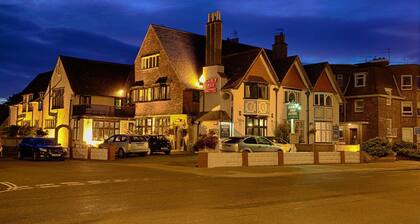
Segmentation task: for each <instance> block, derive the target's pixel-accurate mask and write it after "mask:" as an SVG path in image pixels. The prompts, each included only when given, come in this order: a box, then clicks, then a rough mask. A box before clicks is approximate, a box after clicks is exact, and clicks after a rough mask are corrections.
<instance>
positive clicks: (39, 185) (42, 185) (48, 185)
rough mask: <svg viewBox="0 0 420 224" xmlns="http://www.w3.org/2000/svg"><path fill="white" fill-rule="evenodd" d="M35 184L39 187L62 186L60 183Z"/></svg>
mask: <svg viewBox="0 0 420 224" xmlns="http://www.w3.org/2000/svg"><path fill="white" fill-rule="evenodd" d="M35 186H36V187H39V188H51V187H60V185H57V184H37V185H35Z"/></svg>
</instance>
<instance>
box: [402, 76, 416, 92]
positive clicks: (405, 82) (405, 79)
mask: <svg viewBox="0 0 420 224" xmlns="http://www.w3.org/2000/svg"><path fill="white" fill-rule="evenodd" d="M412 85H413V77H412V76H411V75H402V76H401V89H402V90H411V86H412Z"/></svg>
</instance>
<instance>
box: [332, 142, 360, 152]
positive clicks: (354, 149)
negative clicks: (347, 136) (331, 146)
mask: <svg viewBox="0 0 420 224" xmlns="http://www.w3.org/2000/svg"><path fill="white" fill-rule="evenodd" d="M335 151H346V152H359V151H360V145H341V144H337V145H335Z"/></svg>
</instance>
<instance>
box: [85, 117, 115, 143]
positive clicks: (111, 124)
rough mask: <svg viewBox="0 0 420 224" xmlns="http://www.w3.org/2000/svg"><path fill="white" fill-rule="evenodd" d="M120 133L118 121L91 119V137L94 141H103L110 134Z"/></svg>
mask: <svg viewBox="0 0 420 224" xmlns="http://www.w3.org/2000/svg"><path fill="white" fill-rule="evenodd" d="M119 133H120V122H119V121H106V120H93V138H92V140H94V141H103V140H105V139H108V138H109V137H111V136H112V135H116V134H119Z"/></svg>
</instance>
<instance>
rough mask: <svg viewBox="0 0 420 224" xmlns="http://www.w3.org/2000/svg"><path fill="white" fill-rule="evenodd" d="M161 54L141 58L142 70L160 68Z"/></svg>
mask: <svg viewBox="0 0 420 224" xmlns="http://www.w3.org/2000/svg"><path fill="white" fill-rule="evenodd" d="M159 57H160V54H152V55H147V56H142V57H141V69H143V70H144V69H151V68H157V67H159V63H160V59H159Z"/></svg>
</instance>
